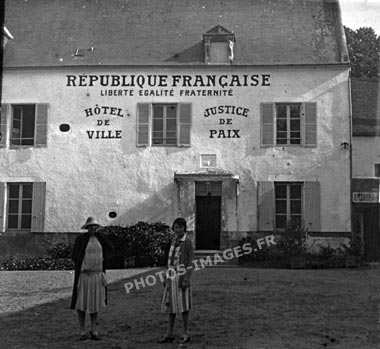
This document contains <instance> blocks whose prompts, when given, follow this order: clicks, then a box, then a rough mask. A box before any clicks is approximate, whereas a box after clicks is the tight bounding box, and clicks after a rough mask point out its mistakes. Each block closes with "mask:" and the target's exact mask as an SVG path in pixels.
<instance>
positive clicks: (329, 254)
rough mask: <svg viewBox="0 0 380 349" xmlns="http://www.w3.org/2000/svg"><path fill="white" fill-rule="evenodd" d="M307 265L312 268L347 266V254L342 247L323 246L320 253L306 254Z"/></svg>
mask: <svg viewBox="0 0 380 349" xmlns="http://www.w3.org/2000/svg"><path fill="white" fill-rule="evenodd" d="M306 259H307V267H308V268H312V269H321V268H343V267H345V254H344V251H343V250H342V249H341V248H337V249H334V248H331V247H324V246H321V247H320V248H319V253H318V254H311V253H307V254H306Z"/></svg>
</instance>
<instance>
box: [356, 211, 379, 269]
mask: <svg viewBox="0 0 380 349" xmlns="http://www.w3.org/2000/svg"><path fill="white" fill-rule="evenodd" d="M354 233H361V234H362V236H363V242H364V258H365V260H366V261H368V262H380V226H379V206H378V205H376V204H374V205H372V204H368V205H355V207H354Z"/></svg>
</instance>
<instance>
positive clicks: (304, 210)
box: [257, 181, 321, 232]
mask: <svg viewBox="0 0 380 349" xmlns="http://www.w3.org/2000/svg"><path fill="white" fill-rule="evenodd" d="M287 223H293V224H302V225H304V226H305V227H306V228H307V229H308V231H310V232H320V231H321V187H320V182H318V181H306V182H270V181H259V182H258V183H257V228H258V231H262V232H264V231H267V232H273V231H275V230H276V229H277V230H283V229H284V228H286V225H287Z"/></svg>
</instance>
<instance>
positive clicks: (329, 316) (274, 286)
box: [0, 268, 380, 349]
mask: <svg viewBox="0 0 380 349" xmlns="http://www.w3.org/2000/svg"><path fill="white" fill-rule="evenodd" d="M156 271H158V269H154V270H147V269H143V270H135V269H128V270H120V271H116V270H111V271H109V277H110V278H111V280H113V281H114V282H113V283H112V284H111V285H110V286H109V288H108V292H109V305H108V306H107V307H106V308H105V309H104V311H103V312H102V313H101V314H100V318H99V321H100V324H99V332H100V334H101V336H102V340H101V341H99V342H95V341H91V340H87V341H79V340H78V325H77V319H76V314H75V312H73V311H72V310H70V309H69V303H70V294H71V287H72V278H73V275H72V273H70V272H68V271H59V272H46V271H42V272H38V271H31V272H0V291H1V292H0V338H1V344H0V347H1V348H2V349H18V348H20V349H21V348H23V349H24V348H25V349H34V348H36V349H37V348H108V349H110V348H114V349H116V348H123V349H124V348H125V349H127V348H144V349H148V348H178V347H179V346H178V344H177V343H173V344H157V343H156V341H157V339H158V338H159V337H160V336H161V335H163V334H164V332H165V329H166V326H167V319H166V316H164V315H163V314H161V313H160V303H161V296H162V290H163V288H162V285H161V284H156V285H154V286H151V287H145V288H140V289H139V290H136V289H134V290H132V291H131V293H130V294H128V295H127V294H126V291H125V288H124V283H125V282H126V281H131V280H133V279H134V278H136V279H137V280H140V278H141V277H144V278H145V277H146V276H147V275H151V274H153V273H155V272H156ZM141 272H143V274H139V273H141ZM127 278H129V279H127ZM379 289H380V269H376V268H368V269H330V270H281V269H253V268H207V269H205V270H201V271H197V272H194V274H193V279H192V290H193V309H192V311H191V313H190V324H189V325H190V335H191V342H190V343H189V345H188V346H187V347H188V348H196V349H203V348H213V349H216V348H231V349H238V348H239V349H243V348H247V349H248V348H249V349H251V348H252V349H254V348H255V349H261V348H262V349H264V348H265V349H275V348H278V349H280V348H281V349H283V348H299V349H308V348H334V349H335V348H339V349H343V348H344V349H355V348H358V349H359V348H369V349H375V348H380V324H379V302H380V295H379ZM181 325H182V321H181V320H179V321H177V322H176V326H175V334H176V340H175V342H177V341H178V339H179V337H180V335H181Z"/></svg>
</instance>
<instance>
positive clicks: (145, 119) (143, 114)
mask: <svg viewBox="0 0 380 349" xmlns="http://www.w3.org/2000/svg"><path fill="white" fill-rule="evenodd" d="M149 114H150V104H149V103H137V126H136V128H137V129H136V132H137V135H136V145H137V146H138V147H147V146H149Z"/></svg>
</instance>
